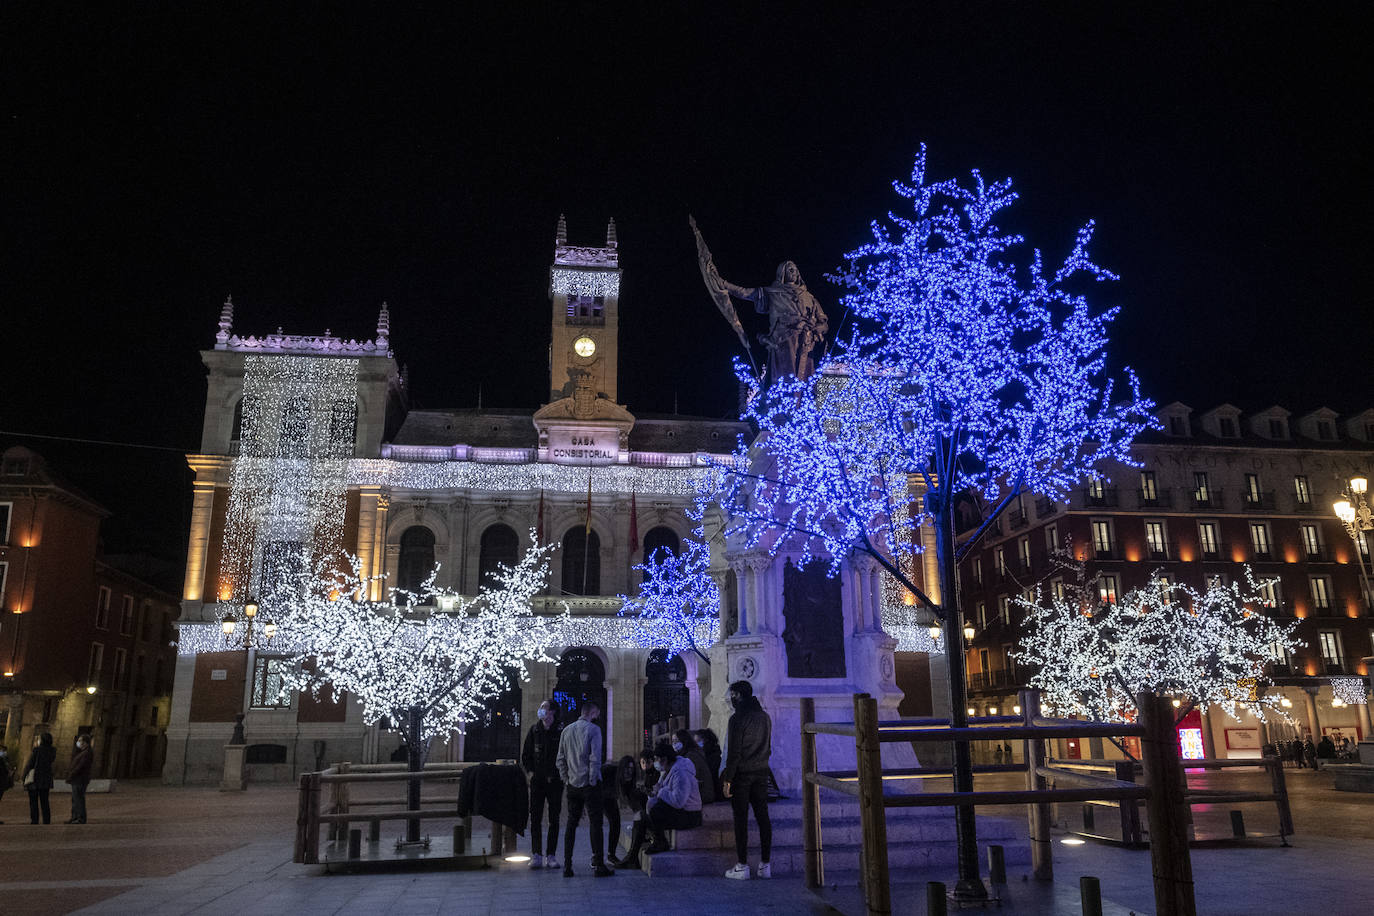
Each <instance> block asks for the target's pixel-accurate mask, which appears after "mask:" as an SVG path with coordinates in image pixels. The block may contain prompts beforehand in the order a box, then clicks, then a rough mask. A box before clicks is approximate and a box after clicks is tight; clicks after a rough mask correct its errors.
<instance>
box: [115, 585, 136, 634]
mask: <svg viewBox="0 0 1374 916" xmlns="http://www.w3.org/2000/svg"><path fill="white" fill-rule="evenodd" d="M119 635H121V636H132V635H134V596H133V595H124V596H123V600H122V601H121V603H120V608H119Z"/></svg>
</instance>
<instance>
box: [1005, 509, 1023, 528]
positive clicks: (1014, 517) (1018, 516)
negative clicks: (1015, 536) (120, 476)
mask: <svg viewBox="0 0 1374 916" xmlns="http://www.w3.org/2000/svg"><path fill="white" fill-rule="evenodd" d="M1026 522H1027V518H1026V513H1024V512H1020V511H1017V512H1012V513H1010V514H1008V516H1007V527H1008V528H1009V529H1010V530H1011V531H1017V530H1019V529H1021V528H1024V527H1026Z"/></svg>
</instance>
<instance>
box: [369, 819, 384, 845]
mask: <svg viewBox="0 0 1374 916" xmlns="http://www.w3.org/2000/svg"><path fill="white" fill-rule="evenodd" d="M367 841H368V842H369V843H380V842H381V841H382V819H381V818H378V817H374V818H373V819H372V820H370V821H368V824H367Z"/></svg>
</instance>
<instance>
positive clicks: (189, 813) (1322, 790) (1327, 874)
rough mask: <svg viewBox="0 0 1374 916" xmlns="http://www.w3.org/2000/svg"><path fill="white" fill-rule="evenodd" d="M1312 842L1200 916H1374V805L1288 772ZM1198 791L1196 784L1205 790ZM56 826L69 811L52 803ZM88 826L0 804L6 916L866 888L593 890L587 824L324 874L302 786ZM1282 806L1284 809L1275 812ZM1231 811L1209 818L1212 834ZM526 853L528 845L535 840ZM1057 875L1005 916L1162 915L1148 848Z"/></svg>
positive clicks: (414, 907)
mask: <svg viewBox="0 0 1374 916" xmlns="http://www.w3.org/2000/svg"><path fill="white" fill-rule="evenodd" d="M1288 775H1289V781H1290V787H1291V792H1292V798H1293V808H1294V819H1295V821H1296V826H1297V830H1298V835H1297V837H1296V838H1294V839H1293V841H1292V842H1293V848H1290V849H1282V848H1278V846H1277V843H1276V841H1267V840H1266V841H1258V842H1256V843H1255V844H1253V845H1250V846H1247V847H1243V848H1237V847H1229V846H1227V847H1212V848H1198V849H1194V850H1193V869H1194V874H1195V876H1196V878H1197V884H1198V888H1197V895H1198V904H1199V912H1201V913H1204V914H1221V916H1229V914H1237V916H1239V914H1251V913H1271V912H1272V913H1285V914H1287V913H1317V912H1319V913H1321V914H1322V916H1344V914H1356V913H1367V912H1374V907H1370V906H1368V905H1366V903H1365V901H1368V900H1371V899H1374V874H1371V869H1370V868H1369V865H1368V863H1369V862H1370V861H1371V856H1374V795H1354V794H1349V793H1340V792H1335V791H1334V790H1333V789H1331V788H1330V782H1331V780H1330V777H1329V776H1327V775H1326V774H1324V773H1312V772H1310V771H1291V770H1290V771H1289V774H1288ZM1250 778H1253V777H1248V776H1244V775H1242V774H1240V773H1236V772H1235V771H1233V772H1232V773H1228V774H1217V775H1216V776H1214V777H1208V779H1207V782H1208V784H1209V785H1210V786H1211V787H1217V786H1218V785H1221V784H1223V783H1222V782H1221V780H1223V779H1232V780H1235V782H1227V783H1225V784H1226V785H1228V786H1230V785H1236V786H1237V787H1241V786H1242V785H1245V783H1246V780H1248V779H1250ZM1195 782H1200V780H1195ZM55 801H56V802H57V805H56V810H54V812H53V813H54V820H56V821H61V820H65V819H66V816H67V814H68V811H67V808H66V804H67V801H66V799H65V797H59V798H55ZM90 801H91V804H90V809H91V823H90V824H87V825H85V826H84V827H82V826H71V827H65V826H58V825H57V824H54V825H52V826H48V827H41V826H40V827H32V826H29V825H28V823H27V822H28V816H27V798H26V797H25V796H24V794H23V793H22V792H19V793H15V792H7V793H6V795H5V797H4V799H3V800H0V820H4V821H5V822H6V823H5V824H4V825H3V826H0V913H3V914H4V916H12V914H14V916H25V914H49V913H53V914H56V913H67V912H74V911H79V912H86V913H102V914H110V913H117V914H129V913H138V914H144V913H156V914H162V913H166V914H182V913H197V914H213V913H232V914H234V916H251V914H259V913H262V914H268V913H293V914H294V913H300V914H302V916H311V914H316V913H319V914H323V913H330V914H334V913H366V914H372V913H378V914H388V913H397V914H410V913H425V914H434V913H464V914H466V913H473V914H479V913H497V914H501V916H517V914H545V913H559V914H563V913H569V912H575V911H577V910H579V909H589V910H594V912H595V913H597V914H601V913H606V914H615V916H621V914H638V913H652V914H655V916H672V914H687V913H712V914H726V916H747V914H752V913H786V914H788V916H808V914H821V913H837V912H838V913H844V914H858V913H861V912H862V911H863V910H862V904H861V901H860V900H859V897H858V893H857V891H856V890H855V889H852V888H843V887H841V888H832V889H827V890H826V891H824V892H823V893H822V894H820V895H817V894H813V893H811V892H809V891H807V890H806V889H805V888H804V887H802V884H801V881H800V880H798V879H796V878H790V879H785V880H784V879H774V880H772V881H758V880H754V881H747V882H733V881H726V880H725V879H724V878H662V877H660V878H650V877H648V876H646V875H644V874H643V873H640V872H623V873H620V874H617V875H616V877H614V878H608V879H600V880H598V879H594V878H592V877H590V875H589V872H590V869H588V868H587V867H586V865H585V859H586V857H587V849H588V845H587V839H586V829H585V826H584V827H583V830H582V832H581V835H580V837H579V839H578V850H579V853H578V855H577V859H579V860H582V861H579V862H577V863H576V864H577V865H578V866H579V872H581V874H580V875H579V877H578V878H576V879H573V880H566V879H564V878H563V877H562V876H561V875H560V874H559V873H558V872H556V871H549V870H544V871H539V872H531V871H530V870H529V869H528V868H525V867H523V866H514V865H504V864H503V865H502V866H501V867H499V868H495V869H491V870H487V871H475V872H447V871H426V872H384V873H371V874H342V875H341V874H334V875H327V874H325V870H324V869H323V868H322V867H319V866H300V865H295V864H293V863H292V862H291V861H290V859H291V840H292V831H293V824H294V820H295V792H294V789H292V788H291V787H288V786H253V787H251V788H250V789H249V791H248V792H246V793H243V794H233V795H231V794H224V793H220V792H218V791H216V790H213V789H194V788H171V787H163V786H160V785H156V784H153V783H121V784H120V786H119V787H118V789H117V791H116V792H114V793H113V794H110V795H100V796H93V797H92V798H91V800H90ZM1263 807H1264V806H1262V805H1256V806H1250V807H1247V809H1246V811H1247V814H1246V819H1247V823H1248V824H1249V825H1250V826H1251V829H1252V830H1264V829H1266V828H1265V826H1264V820H1263V819H1264V816H1265V815H1264V812H1263ZM1269 807H1270V810H1272V806H1269ZM1209 818H1214V819H1215V820H1216V822H1217V823H1219V824H1220V823H1223V822H1224V821H1225V818H1226V812H1224V811H1217V812H1210V813H1209V812H1206V811H1199V812H1198V822H1199V826H1200V828H1201V827H1203V826H1205V824H1206V823H1208V820H1209ZM521 845H522V848H527V842H526V841H523V840H522V844H521ZM1054 849H1055V857H1056V863H1055V864H1056V875H1057V877H1058V880H1057V881H1056V882H1054V883H1053V884H1049V885H1037V884H1035V883H1033V882H1026V881H1022V874H1023V873H1024V872H1025V871H1026V868H1025V867H1024V866H1022V867H1010V868H1009V879H1010V882H1011V883H1010V884H1009V885H1008V886H1006V887H1005V888H1003V889H1002V895H1003V901H1004V905H1003V907H1002V908H1001V910H1000V911H993V910H990V911H988V912H1001V913H1005V914H1008V916H1019V914H1041V913H1066V914H1067V913H1074V914H1076V913H1078V912H1080V909H1079V903H1078V877H1079V876H1081V875H1089V874H1090V875H1095V876H1097V877H1098V878H1100V879H1101V883H1102V889H1103V896H1104V898H1105V904H1106V905H1105V912H1106V913H1108V914H1114V916H1125V914H1127V913H1130V912H1134V913H1139V914H1145V913H1150V912H1152V911H1153V898H1152V896H1151V889H1150V865H1149V853H1148V851H1144V850H1124V849H1118V848H1115V847H1112V846H1107V845H1099V844H1091V843H1090V844H1088V845H1085V846H1078V847H1071V846H1065V845H1063V844H1062V843H1060V842H1056V843H1055V847H1054ZM952 877H953V876H952V875H951V874H947V873H944V872H941V873H932V874H924V873H914V872H913V873H906V874H901V875H895V876H894V878H895V879H896V880H897V882H898V883H896V884H894V888H893V898H894V912H895V913H898V914H920V913H924V912H925V891H924V882H925V881H927V880H945V881H952Z"/></svg>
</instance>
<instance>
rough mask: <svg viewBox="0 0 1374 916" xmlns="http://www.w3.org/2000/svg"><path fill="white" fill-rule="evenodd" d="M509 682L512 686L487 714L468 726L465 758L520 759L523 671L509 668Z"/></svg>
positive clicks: (493, 701)
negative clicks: (521, 673)
mask: <svg viewBox="0 0 1374 916" xmlns="http://www.w3.org/2000/svg"><path fill="white" fill-rule="evenodd" d="M506 683H507V684H508V685H510V686H508V687H507V688H506V689H505V690H504V691H502V692H501V695H500V696H499V697H497V698H496V699H495V700H492V701H491V703H489V704H488V705H487V708H486V715H485V716H483V717H482V718H481V719H479V720H477V721H475V722H469V723H468V724H467V726H466V727H465V729H464V732H463V759H464V760H480V761H487V762H490V761H492V760H519V759H520V708H521V705H520V704H521V703H523V702H524V699H525V691H524V690H523V689H522V688H521V686H520V672H518V671H516V670H515V669H513V668H508V669H506Z"/></svg>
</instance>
